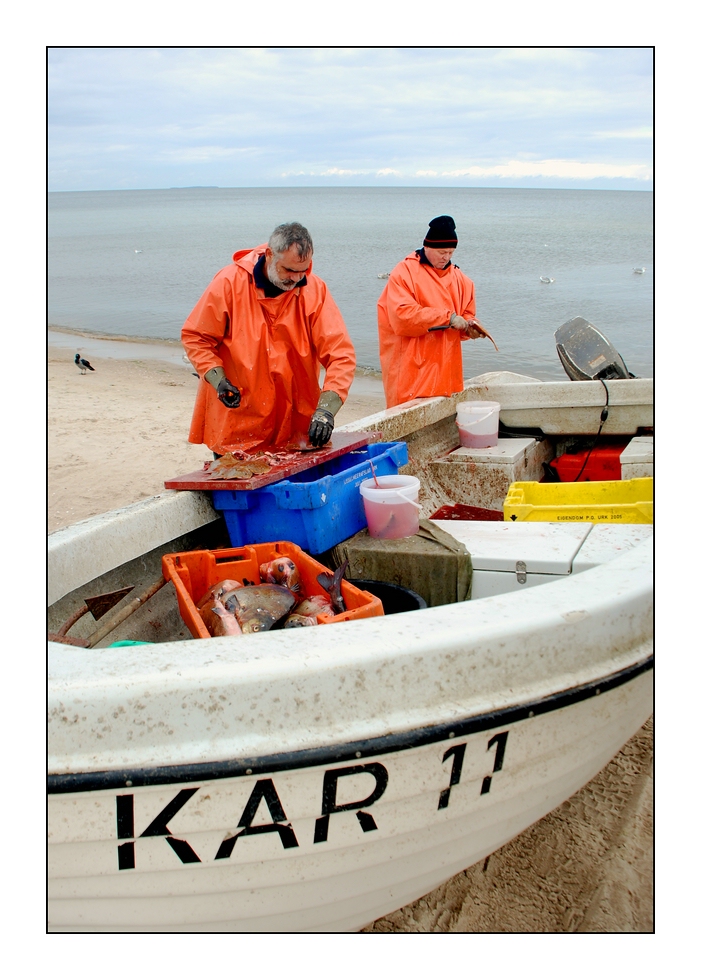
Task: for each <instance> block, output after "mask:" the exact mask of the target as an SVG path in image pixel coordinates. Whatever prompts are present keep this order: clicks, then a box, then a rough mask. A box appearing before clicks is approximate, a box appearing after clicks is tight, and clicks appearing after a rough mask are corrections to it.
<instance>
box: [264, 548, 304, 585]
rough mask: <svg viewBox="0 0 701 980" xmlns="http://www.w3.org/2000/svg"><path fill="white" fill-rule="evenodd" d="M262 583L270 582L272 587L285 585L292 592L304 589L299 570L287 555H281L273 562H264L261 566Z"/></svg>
mask: <svg viewBox="0 0 701 980" xmlns="http://www.w3.org/2000/svg"><path fill="white" fill-rule="evenodd" d="M259 571H260V580H261V582H268V583H269V584H270V585H284V586H285V588H286V589H290V591H291V592H299V591H300V589H301V587H302V579H301V576H300V574H299V569H298V568H297V566H296V565H295V563H294V562H293V561H292V559H291V558H288V557H287V555H280V557H279V558H273V560H272V561H268V562H263V564H262V565H261V566H260V570H259Z"/></svg>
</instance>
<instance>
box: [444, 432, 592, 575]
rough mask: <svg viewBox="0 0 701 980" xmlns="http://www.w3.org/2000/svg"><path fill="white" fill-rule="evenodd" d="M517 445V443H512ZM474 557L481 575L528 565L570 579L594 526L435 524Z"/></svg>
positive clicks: (457, 522)
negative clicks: (575, 559)
mask: <svg viewBox="0 0 701 980" xmlns="http://www.w3.org/2000/svg"><path fill="white" fill-rule="evenodd" d="M511 441H513V440H511ZM434 524H437V525H438V527H440V528H442V529H443V530H444V531H447V532H448V534H452V536H453V537H454V538H455V539H456V540H457V541H462V543H463V544H464V545H465V547H466V548H467V550H468V551H469V552H470V555H471V556H472V567H473V569H476V570H481V571H495V572H515V571H516V570H517V569H516V562H517V561H519V562H525V564H526V571H527V572H541V573H545V574H548V575H568V574H569V573H570V571H571V570H572V563H573V561H574V558H575V556H576V555H577V553H578V552H579V550H580V548H581V546H582V543H583V542H584V540H585V539H586V537H587V535H588V534H589V532H590V531H591V529H592V527H593V526H594V525H593V524H590V523H586V524H560V523H555V522H552V521H519V522H516V523H511V522H509V523H506V522H501V521H434Z"/></svg>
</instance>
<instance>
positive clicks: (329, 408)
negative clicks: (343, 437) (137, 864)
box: [309, 391, 343, 449]
mask: <svg viewBox="0 0 701 980" xmlns="http://www.w3.org/2000/svg"><path fill="white" fill-rule="evenodd" d="M342 404H343V402H342V401H341V398H340V396H339V395H337V394H336V392H335V391H322V393H321V395H320V396H319V401H318V404H317V406H316V411H315V412H314V414H313V415H312V418H311V422H310V423H309V441H310V442H311V444H312V446H315V447H316V448H317V449H319V448H320V447H321V446H325V445H326V443H327V442H328V441H329V439H330V438H331V433H332V432H333V426H334V416H335V415H336V412H337V411H338V410H339V408H340V407H341V405H342Z"/></svg>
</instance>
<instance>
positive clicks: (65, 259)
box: [48, 187, 654, 381]
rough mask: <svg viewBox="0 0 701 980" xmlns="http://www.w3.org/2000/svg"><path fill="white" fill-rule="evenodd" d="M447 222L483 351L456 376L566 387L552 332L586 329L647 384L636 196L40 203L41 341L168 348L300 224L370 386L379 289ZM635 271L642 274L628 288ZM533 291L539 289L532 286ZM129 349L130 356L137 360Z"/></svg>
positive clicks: (398, 195) (647, 224)
mask: <svg viewBox="0 0 701 980" xmlns="http://www.w3.org/2000/svg"><path fill="white" fill-rule="evenodd" d="M439 214H449V215H452V217H453V218H454V219H455V223H456V226H457V233H458V239H459V242H458V247H457V249H456V252H455V255H454V262H455V263H456V264H457V265H459V266H460V268H461V269H462V270H463V271H464V272H465V273H466V275H468V276H469V277H470V279H472V280H473V282H474V284H475V296H476V302H477V316H478V317H479V319H480V321H481V322H482V324H483V325H484V326H485V327H486V328H487V330H489V332H490V333H491V334H492V336H493V337H494V339H495V341H496V343H497V345H498V347H499V350H498V351H495V350H494V347H493V346H492V345H491V343H490V342H489V341H488V340H479V341H468V342H467V343H465V344H463V362H464V376H465V377H466V378H470V377H474V376H476V375H478V374H482V373H484V372H486V371H514V372H516V373H517V374H525V375H529V376H532V377H536V378H539V379H541V380H543V381H558V380H565V379H566V377H567V376H566V374H565V372H564V369H563V367H562V365H561V363H560V360H559V358H558V355H557V351H556V347H555V340H554V336H553V335H554V333H555V331H556V330H557V328H558V327H559V326H561V325H562V324H563V323H565V322H566V321H567V320H569V319H571V318H572V317H574V316H582V317H584V318H585V319H586V320H588V321H589V322H590V323H592V324H594V326H595V327H597V328H598V329H599V330H600V331H601V332H602V333H604V334H605V336H606V337H607V338H608V340H609V341H610V342H611V343H612V344H613V346H614V347H615V348H616V349H617V350H618V352H619V353H620V355H621V356H622V357H623V360H624V361H625V363H626V365H627V367H628V369H629V371H631V372H632V373H633V374H634V375H636V376H638V377H652V376H653V273H654V265H653V201H652V194H651V193H649V192H644V191H604V190H540V189H532V190H531V189H512V188H494V189H492V188H458V187H455V188H421V187H393V188H374V187H373V188H365V187H341V188H327V187H305V188H218V187H192V188H173V189H169V190H168V189H164V190H136V191H125V190H118V191H84V192H55V193H50V194H49V196H48V258H49V261H48V323H49V330H50V332H51V331H52V329H53V328H58V329H59V330H68V331H81V332H84V333H88V334H91V335H93V336H95V337H98V338H105V339H109V338H117V337H119V338H127V339H131V338H133V339H134V340H141V341H143V340H152V341H159V340H160V341H170V342H176V341H177V340H178V338H179V336H180V330H181V327H182V325H183V322H184V321H185V319H186V318H187V316H188V314H189V313H190V311H191V309H192V308H193V307H194V305H195V303H196V302H197V300H198V299H199V297H200V296H201V295H202V293H203V291H204V289H205V288H206V286H207V284H208V283H209V282H210V281H211V279H212V278H213V276H214V275H215V274H216V273H217V272H218V271H219V269H221V268H223V267H224V266H225V265H227V264H229V263H230V262H231V256H232V254H233V252H235V251H237V250H239V249H244V248H253V247H255V246H256V245H259V244H261V243H263V242H265V241H267V239H268V236H269V235H270V233H271V232H272V230H273V228H274V227H275V226H276V225H277V224H280V223H282V222H286V221H300V222H301V223H302V224H303V225H305V226H306V227H307V228H308V229H309V231H310V232H311V236H312V239H313V241H314V260H313V262H314V272H315V273H316V274H317V275H319V276H321V278H322V279H324V281H325V282H326V283H327V285H328V287H329V289H330V291H331V294H332V295H333V297H334V299H335V300H336V303H337V304H338V306H339V308H340V310H341V313H342V314H343V317H344V319H345V322H346V325H347V327H348V331H349V333H350V336H351V339H352V341H353V343H354V346H355V350H356V355H357V361H358V367H359V368H363V369H365V371H367V372H368V373H369V374H370V375H372V374H379V370H380V361H379V353H378V342H377V315H376V307H377V300H378V298H379V296H380V293H381V292H382V290H383V289H384V286H385V281H386V280H385V279H383V278H380V277H381V276H383V275H384V274H386V273H388V272H390V271H391V269H392V268H393V267H394V266H395V265H396V264H397V262H399V261H401V260H402V259H403V258H404V257H405V256H406V255H408V254H409V253H410V252H411V251H413V250H414V249H416V248H420V247H421V244H422V241H423V237H424V235H425V233H426V231H427V229H428V222H429V221H430V219H431V218H433V217H435V216H436V215H439ZM634 269H644V272H642V273H636V272H634V271H633V270H634ZM541 277H543V278H547V279H551V280H552V281H551V282H548V283H544V282H542V281H541ZM142 349H143V348H142Z"/></svg>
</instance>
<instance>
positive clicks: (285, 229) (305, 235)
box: [268, 221, 314, 262]
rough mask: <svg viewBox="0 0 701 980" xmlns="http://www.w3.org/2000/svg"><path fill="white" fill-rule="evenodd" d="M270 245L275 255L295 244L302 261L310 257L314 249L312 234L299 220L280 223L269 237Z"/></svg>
mask: <svg viewBox="0 0 701 980" xmlns="http://www.w3.org/2000/svg"><path fill="white" fill-rule="evenodd" d="M268 245H269V246H270V248H271V249H272V250H273V252H274V254H275V255H280V254H281V253H282V252H286V251H287V249H288V248H291V247H292V246H293V245H295V246H296V248H297V254H298V255H299V258H300V261H302V262H304V260H305V259H308V258H309V256H310V255H311V254H312V253H313V251H314V245H313V244H312V236H311V235H310V234H309V232H308V231H307V229H306V228H305V227H304V225H300V223H299V221H290V222H289V223H288V224H286V225H278V226H277V228H276V229H275V230H274V231H273V233H272V235H271V236H270V238H269V239H268Z"/></svg>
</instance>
